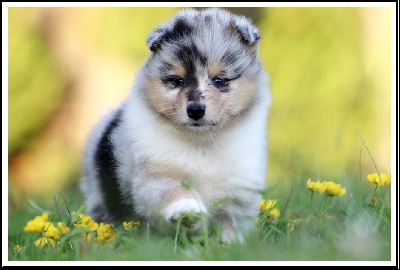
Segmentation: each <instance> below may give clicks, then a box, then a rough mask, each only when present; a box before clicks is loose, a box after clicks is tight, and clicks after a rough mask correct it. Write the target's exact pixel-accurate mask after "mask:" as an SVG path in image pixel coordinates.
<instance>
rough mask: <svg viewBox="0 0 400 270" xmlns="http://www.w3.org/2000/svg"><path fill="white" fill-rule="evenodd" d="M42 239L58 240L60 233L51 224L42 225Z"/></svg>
mask: <svg viewBox="0 0 400 270" xmlns="http://www.w3.org/2000/svg"><path fill="white" fill-rule="evenodd" d="M43 236H44V237H47V238H49V237H52V238H54V239H57V240H58V239H60V231H59V230H58V229H57V228H56V227H55V226H54V224H53V223H51V222H46V223H45V225H44V234H43Z"/></svg>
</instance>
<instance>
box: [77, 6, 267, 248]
mask: <svg viewBox="0 0 400 270" xmlns="http://www.w3.org/2000/svg"><path fill="white" fill-rule="evenodd" d="M259 41H260V34H259V32H258V30H257V29H256V28H255V27H254V26H253V25H252V24H251V22H250V21H249V20H248V19H246V18H245V17H242V16H237V15H232V14H231V13H229V12H227V11H225V10H222V9H218V8H211V9H206V10H203V11H197V10H194V9H184V10H182V11H180V12H178V13H177V15H176V16H175V17H174V18H173V19H172V20H171V21H170V22H168V23H166V24H163V25H161V26H159V28H157V29H156V30H155V31H154V32H152V33H150V34H149V36H148V38H147V45H148V47H149V49H150V51H151V54H150V56H149V58H148V60H147V62H146V63H145V65H144V66H143V67H142V68H141V70H140V71H139V72H138V74H137V77H136V80H135V83H134V86H133V89H132V92H131V95H130V96H129V98H128V99H127V100H126V102H124V103H123V104H122V105H121V106H120V107H119V108H117V109H116V110H114V111H111V112H110V113H108V114H107V115H106V116H105V117H103V118H102V120H101V121H100V122H99V123H98V125H97V126H95V127H94V129H93V131H92V133H91V135H90V136H89V140H88V143H87V147H86V153H85V158H84V176H83V181H82V189H83V191H84V193H85V194H86V198H87V200H86V204H87V214H88V215H90V216H92V218H93V219H94V220H96V221H98V222H100V221H102V222H118V221H123V220H126V221H127V220H130V219H132V218H140V219H141V221H142V223H145V222H147V223H149V224H150V226H153V227H154V228H156V229H157V230H159V231H160V232H162V233H167V234H170V233H174V231H175V230H176V224H174V222H175V221H177V220H179V219H181V218H183V217H184V216H185V214H184V213H185V212H189V213H195V214H204V215H205V216H206V217H207V220H208V221H209V224H210V225H213V226H215V225H217V226H222V228H223V229H222V233H221V237H222V239H223V240H224V241H230V240H232V239H238V240H240V241H242V240H243V239H244V238H243V234H244V233H246V231H248V230H249V229H251V228H252V224H253V222H254V219H255V218H256V216H257V215H258V213H259V202H260V199H261V195H260V191H262V190H263V189H264V187H265V175H266V166H267V150H266V147H267V137H266V124H267V111H268V107H269V105H270V101H271V97H270V92H269V88H268V76H267V74H266V72H265V71H263V69H262V65H261V63H260V61H259V59H258V43H259ZM217 202H220V203H219V204H218V203H217ZM221 202H222V203H221ZM216 203H217V204H216ZM211 206H212V207H211ZM215 206H216V207H215ZM186 225H187V226H188V227H192V228H193V231H194V232H195V231H196V228H197V227H196V226H190V225H189V224H186ZM192 225H193V224H192ZM194 225H195V224H194Z"/></svg>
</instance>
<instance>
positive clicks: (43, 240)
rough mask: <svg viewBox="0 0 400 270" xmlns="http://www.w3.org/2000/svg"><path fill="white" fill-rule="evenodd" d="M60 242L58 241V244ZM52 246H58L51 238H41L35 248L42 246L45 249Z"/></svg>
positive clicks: (36, 242)
mask: <svg viewBox="0 0 400 270" xmlns="http://www.w3.org/2000/svg"><path fill="white" fill-rule="evenodd" d="M59 243H60V242H58V241H57V244H59ZM49 244H50V245H52V246H53V247H55V246H56V242H55V241H54V240H53V239H51V238H46V237H40V238H39V239H38V240H36V241H35V246H37V247H38V246H41V247H44V246H45V245H49Z"/></svg>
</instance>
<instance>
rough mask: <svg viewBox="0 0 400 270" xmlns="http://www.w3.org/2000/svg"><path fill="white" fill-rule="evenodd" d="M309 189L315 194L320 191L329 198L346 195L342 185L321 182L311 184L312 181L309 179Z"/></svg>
mask: <svg viewBox="0 0 400 270" xmlns="http://www.w3.org/2000/svg"><path fill="white" fill-rule="evenodd" d="M307 188H308V189H309V190H311V192H313V193H314V192H316V191H318V192H319V193H325V194H327V195H328V196H343V195H344V194H345V193H346V189H345V188H342V187H341V185H340V184H336V183H335V182H333V181H323V182H322V183H320V182H319V180H317V182H311V180H310V179H308V181H307Z"/></svg>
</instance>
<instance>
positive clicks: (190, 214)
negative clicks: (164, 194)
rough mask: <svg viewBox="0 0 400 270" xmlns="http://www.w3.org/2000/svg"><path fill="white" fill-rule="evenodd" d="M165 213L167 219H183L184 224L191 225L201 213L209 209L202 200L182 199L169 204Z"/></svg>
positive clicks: (172, 220) (174, 220)
mask: <svg viewBox="0 0 400 270" xmlns="http://www.w3.org/2000/svg"><path fill="white" fill-rule="evenodd" d="M163 213H164V217H165V219H166V220H168V221H170V222H172V223H174V222H177V221H178V220H180V219H181V220H182V224H183V225H185V226H187V227H190V226H191V225H192V224H193V223H195V222H196V221H197V220H198V219H199V218H200V215H201V214H205V213H207V209H206V207H205V206H204V204H203V203H202V202H201V201H197V200H195V199H180V200H178V201H176V202H174V203H172V204H170V205H169V206H167V207H166V208H165V209H164V211H163Z"/></svg>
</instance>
